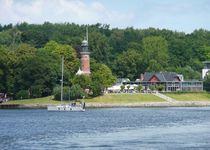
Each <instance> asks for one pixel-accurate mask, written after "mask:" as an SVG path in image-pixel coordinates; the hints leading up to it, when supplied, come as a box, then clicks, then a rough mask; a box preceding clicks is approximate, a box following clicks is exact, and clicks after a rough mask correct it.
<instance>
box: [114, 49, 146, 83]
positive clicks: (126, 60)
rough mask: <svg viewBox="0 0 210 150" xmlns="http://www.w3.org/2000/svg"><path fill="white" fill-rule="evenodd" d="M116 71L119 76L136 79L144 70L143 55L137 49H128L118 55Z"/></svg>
mask: <svg viewBox="0 0 210 150" xmlns="http://www.w3.org/2000/svg"><path fill="white" fill-rule="evenodd" d="M114 72H115V73H116V74H117V76H118V77H121V78H129V79H131V80H134V79H135V78H137V77H138V76H139V74H140V73H143V72H144V66H143V65H142V55H141V54H140V53H138V52H136V51H135V50H128V51H125V52H123V53H122V54H120V55H118V57H117V59H116V61H115V68H114Z"/></svg>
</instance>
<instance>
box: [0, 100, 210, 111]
mask: <svg viewBox="0 0 210 150" xmlns="http://www.w3.org/2000/svg"><path fill="white" fill-rule="evenodd" d="M208 106H210V102H206V101H176V102H149V103H116V104H115V103H86V108H114V107H116V108H120V107H122V108H123V107H133V108H135V107H208ZM38 108H39V109H40V108H41V109H45V108H47V104H28V105H12V104H0V109H38Z"/></svg>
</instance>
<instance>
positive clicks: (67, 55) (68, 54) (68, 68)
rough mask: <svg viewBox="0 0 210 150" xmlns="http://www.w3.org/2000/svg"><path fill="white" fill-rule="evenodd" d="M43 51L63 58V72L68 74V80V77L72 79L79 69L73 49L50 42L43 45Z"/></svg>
mask: <svg viewBox="0 0 210 150" xmlns="http://www.w3.org/2000/svg"><path fill="white" fill-rule="evenodd" d="M44 50H46V51H49V52H51V53H54V54H56V55H58V56H60V57H61V56H64V62H65V64H64V66H65V69H64V70H65V72H66V74H68V73H69V75H68V78H69V80H70V77H73V76H74V75H75V73H76V71H77V70H78V68H79V59H78V58H77V54H76V51H75V49H73V48H72V47H71V46H69V45H62V44H58V43H57V42H55V41H50V42H48V43H47V44H46V45H45V47H44Z"/></svg>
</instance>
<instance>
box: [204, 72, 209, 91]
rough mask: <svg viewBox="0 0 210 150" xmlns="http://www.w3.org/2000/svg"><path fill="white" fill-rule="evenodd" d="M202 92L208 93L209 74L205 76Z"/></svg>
mask: <svg viewBox="0 0 210 150" xmlns="http://www.w3.org/2000/svg"><path fill="white" fill-rule="evenodd" d="M203 84H204V85H203V86H204V90H206V91H208V92H210V74H208V75H206V77H205V80H204V83H203Z"/></svg>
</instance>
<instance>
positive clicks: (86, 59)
mask: <svg viewBox="0 0 210 150" xmlns="http://www.w3.org/2000/svg"><path fill="white" fill-rule="evenodd" d="M80 57H81V58H80V64H81V66H80V69H79V70H78V72H77V75H81V74H84V75H90V51H89V49H88V30H87V33H86V39H84V40H83V41H82V45H81V49H80Z"/></svg>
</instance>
